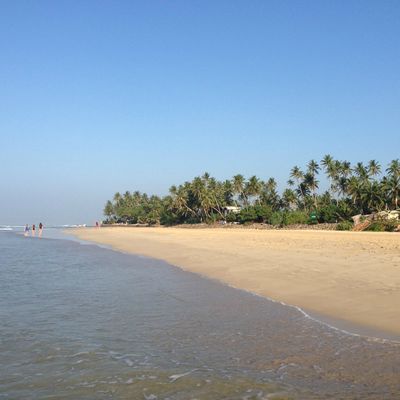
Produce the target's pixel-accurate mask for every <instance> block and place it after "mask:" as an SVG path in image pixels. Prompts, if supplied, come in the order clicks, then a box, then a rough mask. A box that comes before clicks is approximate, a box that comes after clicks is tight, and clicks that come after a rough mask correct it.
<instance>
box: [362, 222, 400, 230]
mask: <svg viewBox="0 0 400 400" xmlns="http://www.w3.org/2000/svg"><path fill="white" fill-rule="evenodd" d="M397 225H398V222H393V221H374V222H372V224H371V225H369V226H368V227H367V228H366V229H365V230H366V231H368V232H394V230H395V229H396V228H397Z"/></svg>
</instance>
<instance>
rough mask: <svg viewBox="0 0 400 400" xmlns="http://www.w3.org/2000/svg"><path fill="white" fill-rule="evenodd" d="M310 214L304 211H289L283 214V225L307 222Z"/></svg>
mask: <svg viewBox="0 0 400 400" xmlns="http://www.w3.org/2000/svg"><path fill="white" fill-rule="evenodd" d="M307 222H308V214H307V213H306V212H304V211H288V212H286V213H284V214H283V225H296V224H307Z"/></svg>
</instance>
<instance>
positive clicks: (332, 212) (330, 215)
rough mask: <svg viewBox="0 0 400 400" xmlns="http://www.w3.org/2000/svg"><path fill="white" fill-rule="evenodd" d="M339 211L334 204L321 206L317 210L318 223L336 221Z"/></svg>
mask: <svg viewBox="0 0 400 400" xmlns="http://www.w3.org/2000/svg"><path fill="white" fill-rule="evenodd" d="M338 214H339V209H338V207H337V206H336V205H334V204H329V205H327V206H323V207H321V208H320V209H319V210H318V222H320V223H324V222H326V223H333V222H336V221H337V219H338Z"/></svg>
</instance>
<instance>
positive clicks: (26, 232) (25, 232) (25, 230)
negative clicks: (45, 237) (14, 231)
mask: <svg viewBox="0 0 400 400" xmlns="http://www.w3.org/2000/svg"><path fill="white" fill-rule="evenodd" d="M28 235H29V225H28V224H26V225H25V228H24V236H28Z"/></svg>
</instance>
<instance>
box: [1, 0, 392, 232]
mask: <svg viewBox="0 0 400 400" xmlns="http://www.w3.org/2000/svg"><path fill="white" fill-rule="evenodd" d="M399 21H400V2H399V1H397V0H393V1H391V0H383V1H378V0H376V1H368V0H364V1H360V0H356V1H353V0H336V1H328V0H316V1H311V0H302V1H297V0H292V1H289V0H277V1H268V0H261V1H258V0H251V1H245V0H243V1H237V0H229V1H223V0H212V1H207V0H203V1H196V0H193V1H187V0H184V1H174V0H168V1H167V0H163V1H161V0H160V1H131V0H130V1H118V0H116V1H103V0H97V1H90V0H85V1H77V0H76V1H72V0H68V1H62V0H58V1H41V0H38V1H32V0H30V1H23V0H18V1H12V0H10V1H5V0H2V1H1V2H0V154H1V174H0V177H1V178H0V185H1V196H0V224H25V223H29V224H32V223H36V224H37V223H38V222H39V221H42V222H43V223H45V224H73V223H93V222H94V221H95V220H98V219H101V218H102V210H103V206H104V204H105V202H106V200H108V199H111V198H112V196H113V194H114V193H115V192H117V191H119V192H125V191H126V190H130V191H134V190H140V191H143V192H147V193H149V194H159V195H165V194H167V193H168V188H169V187H170V186H171V185H172V184H179V183H182V182H184V181H185V180H190V179H192V178H193V177H194V176H197V175H199V174H202V173H203V172H205V171H207V172H209V173H210V174H211V175H213V176H215V177H216V178H218V179H223V180H224V179H229V178H231V177H232V176H233V175H235V174H238V173H241V174H243V175H245V176H246V177H249V176H251V175H257V176H258V177H260V178H261V179H267V178H269V177H271V176H273V177H275V178H276V180H277V181H278V183H279V185H280V188H283V187H284V185H285V182H286V181H287V179H288V175H289V171H290V169H291V168H292V167H293V166H294V165H299V166H300V167H304V166H305V165H306V163H307V162H308V161H309V160H310V159H316V160H321V158H322V157H323V156H324V155H325V154H331V155H332V156H333V157H335V158H337V159H341V160H344V159H345V160H348V161H351V162H357V161H364V162H366V161H368V160H370V159H376V160H378V161H379V162H380V163H381V164H382V165H383V166H385V165H386V164H387V163H388V162H389V161H390V160H393V159H396V158H399V157H400V150H399V149H400V146H399V145H400V132H399V130H400V129H399V127H400V110H399V106H400V74H399V71H400V41H399V38H400V23H399Z"/></svg>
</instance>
